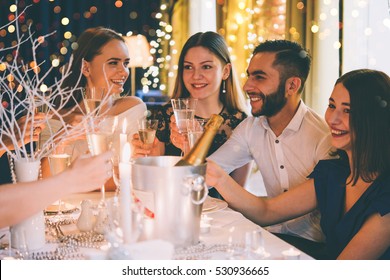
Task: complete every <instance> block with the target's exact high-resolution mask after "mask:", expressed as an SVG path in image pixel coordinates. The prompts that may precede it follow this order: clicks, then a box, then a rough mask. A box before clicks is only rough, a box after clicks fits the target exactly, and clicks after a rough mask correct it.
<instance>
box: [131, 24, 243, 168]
mask: <svg viewBox="0 0 390 280" xmlns="http://www.w3.org/2000/svg"><path fill="white" fill-rule="evenodd" d="M172 98H173V99H177V98H193V99H197V100H198V102H197V106H196V109H195V118H197V119H203V120H205V121H207V120H208V119H209V118H210V116H211V115H212V114H219V115H221V116H222V117H223V118H224V122H223V124H222V126H221V128H220V129H219V131H218V133H217V135H216V136H215V138H214V140H213V143H212V145H211V148H210V151H209V154H211V153H213V152H214V151H215V150H217V149H218V148H219V147H220V146H221V145H222V144H223V143H225V142H226V140H227V139H228V138H229V137H230V135H231V134H232V131H233V129H234V128H235V127H236V126H237V125H238V124H239V123H240V122H241V121H242V120H244V119H245V118H246V117H247V110H248V109H247V106H246V103H245V96H244V94H243V92H242V90H241V87H240V84H239V81H238V79H237V77H236V75H235V71H234V69H233V65H232V63H231V59H230V55H229V50H228V47H227V45H226V43H225V40H224V39H223V37H222V36H221V35H219V34H218V33H215V32H211V31H209V32H199V33H196V34H194V35H192V36H191V37H190V38H189V39H188V40H187V42H186V43H185V44H184V46H183V49H182V51H181V54H180V57H179V62H178V72H177V76H176V82H175V87H174V90H173V95H172ZM154 117H155V118H157V119H158V120H159V128H158V131H157V133H156V135H157V139H158V141H156V142H157V143H156V145H154V148H153V149H151V150H148V149H144V147H143V146H142V143H141V142H140V141H139V140H138V136H137V135H136V136H135V138H134V140H133V145H134V146H135V147H136V149H135V151H134V152H135V154H136V156H144V155H145V154H147V155H176V156H180V155H181V153H182V150H183V149H184V145H188V142H187V140H186V136H185V135H182V134H180V133H179V132H178V130H177V127H176V125H175V124H174V123H175V119H174V117H173V109H172V106H171V104H170V102H169V103H167V104H165V105H163V106H162V108H161V110H158V111H157V112H156V114H155V116H154ZM246 168H247V167H246ZM244 172H245V173H246V171H244Z"/></svg>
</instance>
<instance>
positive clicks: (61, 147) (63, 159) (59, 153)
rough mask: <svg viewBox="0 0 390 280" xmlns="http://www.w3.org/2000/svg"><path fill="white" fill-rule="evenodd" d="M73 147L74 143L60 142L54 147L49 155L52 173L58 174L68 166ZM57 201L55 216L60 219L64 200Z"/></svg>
mask: <svg viewBox="0 0 390 280" xmlns="http://www.w3.org/2000/svg"><path fill="white" fill-rule="evenodd" d="M73 149H74V146H73V145H68V144H64V143H59V144H57V145H56V146H55V147H54V149H53V150H52V151H51V153H50V155H49V157H48V159H49V165H50V172H51V175H57V174H59V173H61V172H63V171H64V170H65V169H67V168H68V166H69V165H70V163H71V161H72V155H73ZM57 203H58V211H57V215H56V216H55V219H56V220H60V219H61V218H62V216H63V212H62V200H61V199H59V200H58V201H57Z"/></svg>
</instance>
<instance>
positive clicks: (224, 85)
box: [222, 80, 226, 94]
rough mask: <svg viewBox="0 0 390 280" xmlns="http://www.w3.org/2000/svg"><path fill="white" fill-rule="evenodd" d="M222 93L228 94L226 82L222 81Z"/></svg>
mask: <svg viewBox="0 0 390 280" xmlns="http://www.w3.org/2000/svg"><path fill="white" fill-rule="evenodd" d="M222 93H223V94H226V80H222Z"/></svg>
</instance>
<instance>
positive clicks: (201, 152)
mask: <svg viewBox="0 0 390 280" xmlns="http://www.w3.org/2000/svg"><path fill="white" fill-rule="evenodd" d="M222 123H223V118H222V117H221V116H220V115H211V118H210V120H209V121H208V122H207V123H206V125H205V131H204V132H203V134H202V136H200V138H199V139H198V141H197V142H196V143H195V145H194V147H193V148H192V149H191V150H190V151H189V153H188V154H187V155H185V156H184V157H183V158H182V159H181V160H180V161H178V162H177V163H176V164H175V166H185V165H193V166H198V165H200V164H202V163H203V162H204V160H205V158H206V155H207V153H208V151H209V149H210V146H211V143H212V142H213V139H214V137H215V134H217V131H218V129H219V127H220V126H221V125H222Z"/></svg>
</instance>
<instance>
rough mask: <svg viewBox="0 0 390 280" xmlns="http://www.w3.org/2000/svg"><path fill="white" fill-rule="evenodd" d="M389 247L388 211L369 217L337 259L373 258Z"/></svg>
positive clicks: (389, 224)
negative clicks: (382, 214) (384, 213)
mask: <svg viewBox="0 0 390 280" xmlns="http://www.w3.org/2000/svg"><path fill="white" fill-rule="evenodd" d="M389 247H390V213H389V214H386V215H384V216H381V215H379V214H378V213H376V214H373V215H372V216H371V217H369V218H368V219H367V220H366V221H365V222H364V224H363V226H362V227H361V228H360V230H359V231H358V232H357V233H356V234H355V236H354V237H353V238H352V240H351V241H350V242H349V243H348V245H347V246H346V247H345V248H344V250H343V251H342V252H341V254H340V255H339V256H338V258H337V259H339V260H342V259H344V260H352V259H355V260H375V259H378V258H379V257H380V256H381V255H382V254H383V253H384V252H385V251H386V250H387V249H388V248H389Z"/></svg>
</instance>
